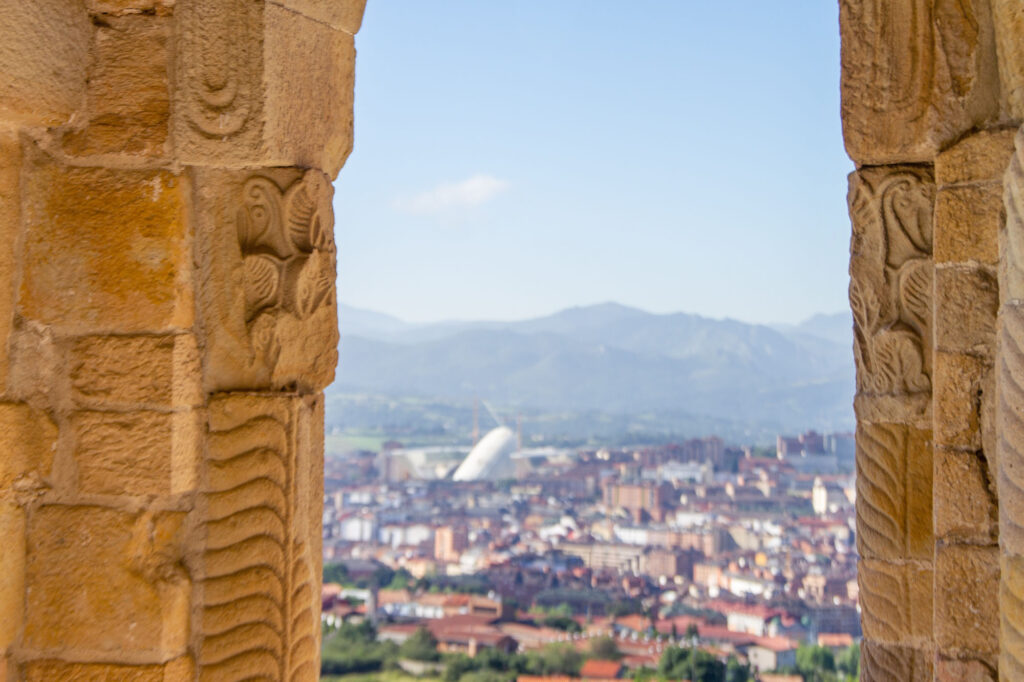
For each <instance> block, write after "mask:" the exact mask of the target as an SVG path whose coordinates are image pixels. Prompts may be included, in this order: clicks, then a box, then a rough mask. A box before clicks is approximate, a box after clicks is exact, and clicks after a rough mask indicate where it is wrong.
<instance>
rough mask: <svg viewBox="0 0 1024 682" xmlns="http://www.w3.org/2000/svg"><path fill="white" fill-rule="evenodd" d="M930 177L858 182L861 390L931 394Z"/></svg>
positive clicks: (854, 275) (861, 177)
mask: <svg viewBox="0 0 1024 682" xmlns="http://www.w3.org/2000/svg"><path fill="white" fill-rule="evenodd" d="M934 201H935V189H934V185H933V184H932V183H931V179H930V177H929V176H927V175H926V174H925V173H924V172H923V171H920V170H917V169H902V170H897V171H895V172H893V171H888V170H882V169H872V170H866V171H860V172H858V173H857V175H856V177H855V178H854V180H853V186H852V188H851V197H850V215H851V218H852V221H853V229H854V233H853V241H852V244H851V252H852V254H851V262H850V275H851V282H850V307H851V308H852V309H853V317H854V355H855V358H856V360H857V388H858V390H859V391H861V392H862V393H867V394H876V395H886V394H890V395H891V394H907V393H925V392H928V391H929V390H930V389H931V379H930V374H931V350H930V349H931V289H932V275H933V267H932V260H931V251H932V209H933V205H934Z"/></svg>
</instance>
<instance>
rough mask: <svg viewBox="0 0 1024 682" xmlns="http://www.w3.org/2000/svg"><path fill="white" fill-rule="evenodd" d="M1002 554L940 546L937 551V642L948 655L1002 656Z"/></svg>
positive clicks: (968, 547)
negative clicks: (958, 652) (1000, 622)
mask: <svg viewBox="0 0 1024 682" xmlns="http://www.w3.org/2000/svg"><path fill="white" fill-rule="evenodd" d="M998 590H999V550H998V548H996V547H974V546H965V545H950V546H943V545H939V546H938V547H937V548H936V551H935V641H936V643H937V644H938V646H939V647H940V648H941V649H943V650H945V651H962V652H966V653H974V654H995V655H998V653H999V644H998V642H999V602H998V600H996V599H993V598H992V597H993V595H995V594H997V593H998Z"/></svg>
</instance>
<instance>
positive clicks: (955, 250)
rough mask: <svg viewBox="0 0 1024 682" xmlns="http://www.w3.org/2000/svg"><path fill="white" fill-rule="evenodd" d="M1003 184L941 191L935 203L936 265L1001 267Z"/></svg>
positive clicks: (993, 183)
mask: <svg viewBox="0 0 1024 682" xmlns="http://www.w3.org/2000/svg"><path fill="white" fill-rule="evenodd" d="M1002 215H1003V185H1002V183H1001V182H992V183H985V184H983V185H970V186H966V187H947V188H943V189H940V190H939V192H938V195H937V196H936V202H935V262H936V263H950V262H963V261H977V262H979V263H984V264H986V265H992V266H996V265H998V264H999V229H1000V226H1001V224H1002V220H1003V218H1002Z"/></svg>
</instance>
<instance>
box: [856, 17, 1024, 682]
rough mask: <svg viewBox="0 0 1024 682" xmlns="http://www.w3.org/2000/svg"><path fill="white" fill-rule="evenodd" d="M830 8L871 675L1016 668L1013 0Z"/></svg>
mask: <svg viewBox="0 0 1024 682" xmlns="http://www.w3.org/2000/svg"><path fill="white" fill-rule="evenodd" d="M840 22H841V32H842V93H843V103H842V114H843V130H844V136H845V141H846V148H847V151H848V153H849V154H850V157H851V158H852V159H853V160H854V162H855V163H856V164H857V170H856V171H855V172H854V173H852V174H851V176H850V194H849V205H850V217H851V222H852V225H853V238H852V241H851V258H850V276H851V282H850V303H851V307H852V309H853V312H854V333H855V339H856V340H855V347H854V353H855V356H856V360H857V398H856V409H857V419H858V430H857V445H858V452H857V465H858V482H857V491H858V500H857V523H858V551H859V554H860V578H859V579H860V588H861V589H860V594H861V599H862V608H863V625H864V635H865V642H864V645H863V649H862V671H863V672H862V678H863V679H866V680H893V679H905V680H930V679H936V680H950V681H952V680H992V679H1003V680H1020V679H1024V611H1022V610H1021V602H1020V600H1021V599H1024V573H1020V571H1024V557H1020V555H1024V541H1022V540H1024V535H1022V536H1021V539H1018V537H1017V535H1018V533H1019V532H1020V531H1018V530H1016V528H1015V525H1016V524H1017V523H1018V522H1019V524H1020V525H1021V526H1024V501H1018V500H1017V497H1018V496H1019V495H1020V492H1019V491H1020V490H1021V488H1019V487H1017V484H1015V483H1014V482H1015V481H1016V480H1020V481H1021V483H1022V484H1024V473H1021V471H1020V467H1021V466H1024V459H1021V458H1022V457H1024V430H1021V429H1018V427H1017V424H1016V420H1017V419H1018V411H1019V410H1021V409H1022V407H1024V388H1020V387H1024V353H1022V351H1021V348H1024V345H1021V344H1024V317H1022V318H1021V320H1020V321H1019V322H1018V321H1017V318H1016V315H1017V312H1016V311H1017V308H1016V297H1018V296H1020V295H1021V294H1020V293H1018V292H1017V291H1016V289H1017V288H1020V284H1019V282H1017V281H1016V280H1017V278H1018V277H1019V274H1018V273H1017V271H1016V270H1015V269H1014V267H1013V265H1014V263H1015V262H1016V260H1017V258H1016V254H1015V253H1014V247H1015V246H1016V242H1017V241H1022V243H1024V236H1022V235H1021V234H1020V231H1021V230H1022V229H1024V223H1020V222H1019V220H1016V221H1015V219H1011V220H1009V221H1007V218H1006V216H1007V211H1009V210H1010V209H1011V208H1014V207H1015V206H1016V204H1015V203H1014V200H1015V198H1019V197H1020V196H1024V175H1022V174H1021V172H1020V171H1019V168H1020V167H1021V166H1020V165H1019V163H1017V164H1015V165H1014V167H1013V168H1014V169H1017V170H1010V171H1009V173H1007V169H1008V167H1009V166H1010V161H1011V158H1012V157H1013V156H1014V137H1015V133H1016V130H1017V128H1018V126H1020V124H1021V123H1022V121H1024V99H1022V93H1024V5H1022V4H1021V3H1020V2H1019V0H900V1H899V2H891V1H890V0H841V2H840ZM1019 144H1020V143H1019ZM1018 158H1020V157H1018ZM1004 176H1005V180H1006V188H1005V191H1004ZM1018 179H1020V180H1022V181H1018ZM1004 195H1005V201H1006V206H1005V208H1004ZM1020 206H1021V208H1024V202H1021V204H1020ZM1021 214H1024V213H1021ZM1021 214H1013V213H1012V212H1011V215H1021ZM1022 255H1024V254H1022ZM1000 306H1002V308H1000ZM1018 327H1020V331H1019V332H1018ZM1000 328H1001V332H998V333H997V329H1000ZM1018 346H1020V347H1018ZM1000 502H1002V504H1000ZM1000 528H1001V529H1002V533H1000ZM1018 557H1020V558H1018ZM1018 560H1019V561H1021V562H1022V563H1021V565H1020V568H1018V566H1017V563H1016V562H1017V561H1018ZM1001 566H1002V569H1001ZM997 595H998V597H997Z"/></svg>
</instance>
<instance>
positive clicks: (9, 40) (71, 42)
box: [0, 0, 91, 126]
mask: <svg viewBox="0 0 1024 682" xmlns="http://www.w3.org/2000/svg"><path fill="white" fill-rule="evenodd" d="M90 34H91V26H90V24H89V17H88V15H87V14H86V11H85V8H84V7H83V6H82V3H81V2H77V1H76V0H36V1H33V2H5V3H3V5H2V6H0V64H3V68H2V69H0V119H6V120H9V121H13V122H16V123H24V124H28V125H40V126H56V125H60V124H61V123H64V122H65V121H66V120H67V119H68V118H69V117H70V116H71V115H72V114H73V113H74V112H76V111H77V110H78V108H79V107H80V106H81V101H82V96H83V94H84V88H85V69H86V65H87V64H88V63H89V36H90Z"/></svg>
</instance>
